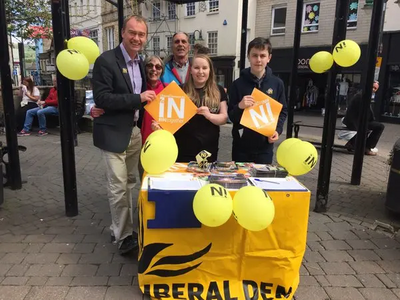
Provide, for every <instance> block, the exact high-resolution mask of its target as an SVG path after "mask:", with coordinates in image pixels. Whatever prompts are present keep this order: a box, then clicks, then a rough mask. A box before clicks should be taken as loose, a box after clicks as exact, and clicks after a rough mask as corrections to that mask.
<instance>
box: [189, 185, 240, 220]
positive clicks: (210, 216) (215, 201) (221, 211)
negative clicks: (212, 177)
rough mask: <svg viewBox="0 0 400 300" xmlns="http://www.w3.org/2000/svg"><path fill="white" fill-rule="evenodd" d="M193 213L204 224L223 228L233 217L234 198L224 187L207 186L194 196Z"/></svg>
mask: <svg viewBox="0 0 400 300" xmlns="http://www.w3.org/2000/svg"><path fill="white" fill-rule="evenodd" d="M193 211H194V214H195V216H196V218H197V219H198V220H199V221H200V222H201V223H202V224H204V225H206V226H209V227H217V226H221V225H222V224H224V223H226V221H228V220H229V218H230V217H231V215H232V197H231V195H230V194H229V192H228V191H227V190H226V189H225V188H224V187H223V186H221V185H219V184H215V183H210V184H207V185H205V186H203V187H202V188H201V189H199V190H198V191H197V193H196V195H195V196H194V199H193Z"/></svg>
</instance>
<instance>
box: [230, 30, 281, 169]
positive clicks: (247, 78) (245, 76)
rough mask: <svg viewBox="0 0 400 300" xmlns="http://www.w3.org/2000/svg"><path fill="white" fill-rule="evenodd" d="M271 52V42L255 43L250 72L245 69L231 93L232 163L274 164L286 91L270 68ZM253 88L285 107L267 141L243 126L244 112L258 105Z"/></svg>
mask: <svg viewBox="0 0 400 300" xmlns="http://www.w3.org/2000/svg"><path fill="white" fill-rule="evenodd" d="M271 52H272V46H271V43H270V41H269V40H268V39H265V38H261V37H258V38H255V39H254V40H252V41H251V42H250V43H249V46H248V50H247V58H248V59H249V62H250V68H247V69H244V70H243V71H242V72H241V73H240V77H239V78H238V79H236V80H235V81H234V82H233V83H232V86H231V88H230V89H229V107H228V113H229V118H230V120H231V121H232V123H233V128H232V137H233V145H232V160H234V161H237V162H255V163H260V164H271V163H272V156H273V147H274V143H275V142H276V141H277V140H278V139H279V136H280V135H281V134H282V131H283V125H284V123H285V120H286V116H287V106H286V98H285V88H284V85H283V82H282V80H281V79H279V78H278V77H276V76H274V75H273V74H272V70H271V68H269V67H268V66H267V65H268V63H269V61H270V60H271ZM254 88H257V89H259V90H260V91H261V92H263V93H265V94H268V95H269V96H270V97H271V98H273V99H274V100H276V101H278V102H280V103H281V104H282V105H283V107H282V111H281V113H280V115H279V120H278V124H277V126H276V131H275V133H274V134H273V135H272V136H269V137H266V136H264V135H262V134H260V133H258V132H256V131H253V130H251V129H249V128H247V127H244V126H242V125H241V124H240V119H241V118H242V114H243V111H244V109H245V108H248V107H251V106H253V105H254V104H255V100H254V98H253V97H252V96H251V93H252V92H253V89H254Z"/></svg>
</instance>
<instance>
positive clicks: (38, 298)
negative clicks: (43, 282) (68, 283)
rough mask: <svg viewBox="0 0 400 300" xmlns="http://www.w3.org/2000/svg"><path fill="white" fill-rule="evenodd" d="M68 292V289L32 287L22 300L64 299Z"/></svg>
mask: <svg viewBox="0 0 400 300" xmlns="http://www.w3.org/2000/svg"><path fill="white" fill-rule="evenodd" d="M68 291H69V287H56V286H41V287H38V286H34V287H32V288H31V290H30V292H29V294H28V295H26V297H25V299H24V300H54V299H64V297H65V296H66V295H67V293H68Z"/></svg>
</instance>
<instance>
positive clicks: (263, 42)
mask: <svg viewBox="0 0 400 300" xmlns="http://www.w3.org/2000/svg"><path fill="white" fill-rule="evenodd" d="M253 48H256V49H259V50H267V51H268V53H269V54H272V44H271V42H270V40H269V39H266V38H263V37H256V38H255V39H254V40H252V41H251V42H250V43H249V46H248V47H247V55H249V54H250V50H251V49H253Z"/></svg>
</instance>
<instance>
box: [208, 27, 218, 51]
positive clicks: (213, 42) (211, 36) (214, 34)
mask: <svg viewBox="0 0 400 300" xmlns="http://www.w3.org/2000/svg"><path fill="white" fill-rule="evenodd" d="M208 48H209V49H210V55H216V54H217V52H218V31H209V32H208Z"/></svg>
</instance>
